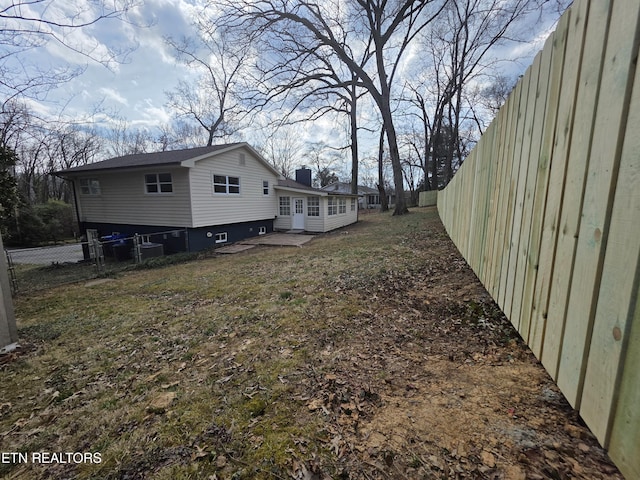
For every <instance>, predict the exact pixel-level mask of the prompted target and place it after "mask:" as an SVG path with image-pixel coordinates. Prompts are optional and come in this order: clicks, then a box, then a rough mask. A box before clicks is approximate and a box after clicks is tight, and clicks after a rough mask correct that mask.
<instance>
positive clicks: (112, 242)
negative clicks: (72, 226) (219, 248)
mask: <svg viewBox="0 0 640 480" xmlns="http://www.w3.org/2000/svg"><path fill="white" fill-rule="evenodd" d="M88 238H89V239H88V241H86V242H81V243H70V244H64V245H56V246H51V247H37V248H24V249H5V254H6V257H7V265H8V267H9V278H10V280H11V289H12V293H13V294H14V295H16V294H23V293H28V292H33V291H37V290H42V289H47V288H51V287H55V286H58V285H63V284H65V283H72V282H79V281H85V280H90V279H94V278H98V277H103V276H107V275H110V274H114V273H117V272H119V271H123V270H127V269H130V268H133V267H134V266H136V265H140V264H144V263H147V262H151V261H153V260H152V259H157V258H159V257H164V256H166V255H172V254H175V253H179V252H187V251H188V239H187V230H171V231H166V232H156V233H150V234H144V235H138V234H136V235H134V236H132V237H128V236H125V235H120V234H112V235H108V236H104V237H98V236H97V235H96V234H89V235H88Z"/></svg>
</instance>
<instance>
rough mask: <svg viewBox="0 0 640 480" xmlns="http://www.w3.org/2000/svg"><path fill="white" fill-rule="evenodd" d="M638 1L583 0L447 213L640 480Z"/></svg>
mask: <svg viewBox="0 0 640 480" xmlns="http://www.w3.org/2000/svg"><path fill="white" fill-rule="evenodd" d="M639 19H640V2H638V0H611V1H607V0H597V1H595V0H594V1H588V0H582V1H576V2H574V4H573V6H572V7H571V8H570V9H569V10H568V11H567V12H565V14H564V15H563V17H562V18H561V20H560V22H559V24H558V27H557V30H556V31H555V33H554V34H552V35H551V37H550V38H549V39H548V40H547V42H546V44H545V47H544V49H543V50H542V51H541V52H540V53H539V54H538V55H537V57H536V58H535V61H534V62H533V65H532V66H531V67H530V68H529V70H528V71H527V72H526V74H525V75H524V76H523V77H522V79H521V80H520V82H519V83H518V84H517V86H516V87H515V88H514V90H513V92H512V93H511V95H510V96H509V98H508V100H507V101H506V103H505V105H504V106H503V107H502V109H501V110H500V112H499V113H498V115H497V117H496V118H495V120H494V121H493V123H492V124H491V126H490V127H489V128H488V129H487V131H486V132H485V134H484V135H483V136H482V138H481V140H480V142H479V143H478V144H477V146H476V148H475V149H474V150H473V152H472V153H471V154H470V155H469V157H468V158H467V159H466V161H465V162H464V164H463V166H462V168H461V169H460V170H459V171H458V172H457V173H456V175H455V177H454V178H453V180H452V181H451V183H450V184H449V185H448V186H447V188H446V189H445V190H444V191H442V192H440V194H439V195H438V210H439V212H440V216H441V218H442V221H443V223H444V225H445V227H446V228H447V231H448V232H449V235H450V236H451V238H452V239H453V241H454V242H455V244H456V245H457V247H458V249H459V250H460V252H461V253H462V254H463V255H464V257H465V258H466V259H467V261H468V263H469V265H471V267H472V268H473V269H474V271H475V273H476V274H477V276H478V278H479V279H480V280H481V281H482V283H483V284H484V285H485V287H486V288H487V290H488V291H489V292H490V293H491V295H492V296H493V298H494V299H495V300H496V302H497V303H498V305H499V306H500V307H501V308H502V310H503V311H504V313H505V314H506V315H507V317H508V318H509V319H510V321H511V323H512V324H513V325H514V326H515V328H516V329H517V330H518V331H519V332H520V335H521V336H522V338H523V339H524V340H525V341H526V342H527V343H528V345H529V346H530V347H531V349H532V351H533V352H534V354H535V355H536V356H537V357H538V359H540V360H541V362H542V364H543V365H544V367H545V368H546V369H547V371H548V372H549V373H550V374H551V376H552V377H553V378H554V380H555V381H556V383H557V384H558V386H559V387H560V389H561V390H562V392H563V393H564V395H565V396H566V398H567V399H568V400H569V402H570V403H571V405H572V406H573V407H574V408H576V409H577V410H578V411H579V412H580V415H581V416H582V418H583V419H584V421H585V422H586V423H587V425H588V426H589V428H590V429H591V430H592V432H593V433H594V434H595V435H596V437H597V438H598V440H599V441H600V443H601V444H602V445H603V446H604V447H605V448H607V449H608V451H609V454H610V456H611V458H612V459H613V460H614V461H615V462H616V464H617V465H618V467H619V468H620V470H621V471H622V472H623V474H624V475H625V476H626V477H627V478H629V479H631V478H640V303H639V296H638V289H639V284H640V262H639V260H640V69H637V68H636V64H637V60H638V46H639V43H640V40H639V36H640V27H639Z"/></svg>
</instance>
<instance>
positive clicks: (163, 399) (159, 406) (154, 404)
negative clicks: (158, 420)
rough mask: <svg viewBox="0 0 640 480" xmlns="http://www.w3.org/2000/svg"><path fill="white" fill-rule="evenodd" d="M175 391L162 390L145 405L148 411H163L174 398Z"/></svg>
mask: <svg viewBox="0 0 640 480" xmlns="http://www.w3.org/2000/svg"><path fill="white" fill-rule="evenodd" d="M176 395H177V394H176V392H164V393H159V394H157V395H156V396H155V397H154V398H153V400H151V402H150V403H149V405H148V406H147V411H148V412H150V413H158V414H160V413H164V412H165V411H166V410H167V408H169V406H171V404H172V403H173V401H174V400H175V398H176Z"/></svg>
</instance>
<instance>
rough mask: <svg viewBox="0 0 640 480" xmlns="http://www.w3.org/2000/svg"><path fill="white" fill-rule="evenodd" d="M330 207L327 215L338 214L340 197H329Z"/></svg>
mask: <svg viewBox="0 0 640 480" xmlns="http://www.w3.org/2000/svg"><path fill="white" fill-rule="evenodd" d="M328 200H329V202H328V209H327V215H337V214H338V199H337V198H336V197H329V198H328Z"/></svg>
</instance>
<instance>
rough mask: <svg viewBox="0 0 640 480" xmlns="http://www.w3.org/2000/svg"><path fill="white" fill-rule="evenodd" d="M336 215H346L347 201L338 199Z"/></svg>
mask: <svg viewBox="0 0 640 480" xmlns="http://www.w3.org/2000/svg"><path fill="white" fill-rule="evenodd" d="M338 213H347V199H346V198H339V199H338Z"/></svg>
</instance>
